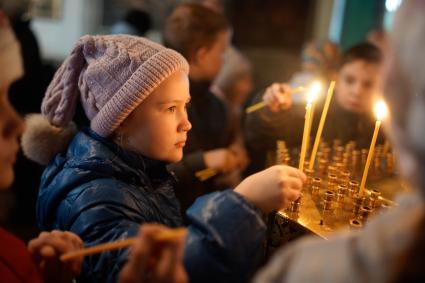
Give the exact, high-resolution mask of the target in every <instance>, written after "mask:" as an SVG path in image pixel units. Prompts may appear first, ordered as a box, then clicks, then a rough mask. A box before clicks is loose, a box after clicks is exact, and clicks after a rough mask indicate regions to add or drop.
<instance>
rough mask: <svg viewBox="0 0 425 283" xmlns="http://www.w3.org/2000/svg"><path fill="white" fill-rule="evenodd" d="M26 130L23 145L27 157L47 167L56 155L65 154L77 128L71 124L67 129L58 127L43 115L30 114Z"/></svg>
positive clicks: (26, 118)
mask: <svg viewBox="0 0 425 283" xmlns="http://www.w3.org/2000/svg"><path fill="white" fill-rule="evenodd" d="M25 123H26V129H25V132H24V134H23V135H22V139H21V145H22V150H23V152H24V154H25V156H26V157H28V158H29V159H31V160H33V161H35V162H37V163H39V164H42V165H47V164H49V162H50V161H51V160H52V159H53V158H54V157H55V156H56V154H58V153H61V152H65V151H66V149H67V147H68V145H69V143H70V142H71V139H72V138H73V137H74V135H75V133H76V132H77V127H76V125H75V124H74V123H73V122H70V123H69V124H68V125H67V126H66V127H56V126H53V125H51V124H50V123H49V121H48V120H47V118H46V117H44V116H43V115H41V114H29V115H27V116H26V117H25Z"/></svg>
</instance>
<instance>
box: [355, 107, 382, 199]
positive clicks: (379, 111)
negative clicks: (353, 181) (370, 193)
mask: <svg viewBox="0 0 425 283" xmlns="http://www.w3.org/2000/svg"><path fill="white" fill-rule="evenodd" d="M374 110H375V115H376V123H375V130H374V132H373V136H372V142H371V143H370V148H369V153H368V155H367V159H366V165H365V168H364V171H363V177H362V181H361V183H360V189H359V195H362V194H363V192H364V189H365V185H366V179H367V174H368V172H369V167H370V163H371V161H372V156H373V152H374V150H375V144H376V140H377V139H378V133H379V128H380V127H381V123H382V119H384V118H385V116H386V115H387V113H388V108H387V105H386V104H385V102H384V101H382V100H380V101H378V102H376V103H375V107H374Z"/></svg>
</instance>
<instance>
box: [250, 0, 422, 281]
mask: <svg viewBox="0 0 425 283" xmlns="http://www.w3.org/2000/svg"><path fill="white" fill-rule="evenodd" d="M424 13H425V2H424V1H403V3H402V4H401V6H400V8H399V10H398V11H397V14H396V16H395V21H394V26H393V30H392V31H391V34H390V40H391V41H390V42H391V43H392V46H391V45H390V46H389V47H390V48H391V49H392V50H393V51H392V54H390V55H391V57H390V58H389V60H388V61H387V63H388V65H387V66H386V67H387V72H388V73H387V75H386V79H385V81H386V82H385V89H384V96H385V99H386V100H387V103H388V104H389V108H390V110H391V119H388V120H386V122H387V123H388V125H387V127H386V129H387V130H388V133H389V136H390V139H391V141H392V143H393V144H394V146H395V150H396V152H397V161H398V165H399V169H400V172H401V173H402V175H403V177H404V178H405V180H408V181H409V182H411V184H412V185H413V187H414V189H413V190H412V192H410V193H407V194H405V195H403V196H400V197H399V198H398V200H397V203H398V206H396V207H393V208H391V209H390V210H388V211H386V212H385V213H383V214H381V215H377V216H376V217H375V218H372V219H370V220H368V223H367V224H366V226H365V227H364V229H363V231H358V232H344V233H338V234H337V235H334V236H332V237H330V238H329V239H328V240H327V241H323V240H319V239H313V238H306V239H302V240H300V241H297V242H295V243H294V244H291V245H289V246H286V247H285V248H283V249H281V250H280V251H279V252H278V253H277V254H276V255H275V257H274V258H273V259H272V260H271V262H270V263H269V264H268V265H267V266H266V267H265V268H264V269H263V270H262V271H261V272H260V273H259V275H258V276H257V277H256V279H255V280H254V282H255V283H290V282H296V283H306V282H316V283H325V282H326V283H337V282H350V283H360V282H361V283H363V282H374V283H388V282H394V283H399V282H400V283H401V282H425V271H424V262H425V201H424V197H425V178H424V176H425V175H424V174H423V173H424V172H425V114H424V113H425V80H424V78H425V62H424V59H423V57H421V56H420V54H422V53H423V50H424V49H425V18H424V17H423V15H424ZM421 58H422V59H421Z"/></svg>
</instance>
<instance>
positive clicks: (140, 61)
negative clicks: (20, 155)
mask: <svg viewBox="0 0 425 283" xmlns="http://www.w3.org/2000/svg"><path fill="white" fill-rule="evenodd" d="M179 70H181V71H183V72H185V73H186V74H188V72H189V65H188V63H187V61H186V60H185V59H184V58H183V56H181V55H180V54H179V53H177V52H176V51H173V50H171V49H168V48H165V47H163V46H161V45H159V44H157V43H154V42H152V41H149V40H147V39H145V38H141V37H136V36H128V35H102V36H91V35H86V36H83V37H82V38H80V40H79V41H78V42H77V44H76V45H75V47H74V49H73V50H72V52H71V54H70V55H69V56H68V57H67V58H66V60H65V62H64V63H63V64H62V66H61V67H60V68H59V70H58V71H57V72H56V74H55V76H54V78H53V80H52V82H51V83H50V85H49V87H48V89H47V91H46V94H45V96H44V99H43V102H42V105H41V113H42V115H43V116H44V117H45V118H42V117H40V116H38V117H37V116H34V115H32V116H30V117H29V118H28V119H27V130H26V132H25V133H24V135H23V137H22V146H23V150H24V153H25V154H26V155H27V157H28V158H30V159H32V160H34V161H36V162H39V163H41V164H46V163H48V162H49V161H50V159H51V158H52V157H53V156H54V155H55V154H56V153H58V152H61V151H63V150H65V149H66V147H67V145H68V143H69V141H70V139H71V137H69V136H70V135H69V134H66V132H69V131H68V130H66V129H67V128H69V127H71V128H73V127H72V126H70V125H71V124H72V123H70V122H71V120H72V118H73V116H74V112H75V108H76V104H77V102H78V100H80V101H81V104H82V106H83V108H84V111H85V113H86V115H87V118H88V119H89V120H90V127H91V128H92V130H94V131H95V132H96V133H97V134H99V135H100V136H103V137H107V136H109V135H110V134H112V133H113V132H114V130H115V129H116V128H117V127H118V126H119V125H120V124H121V123H122V122H123V121H124V120H125V119H126V118H127V117H128V115H129V114H130V113H131V112H132V111H133V110H134V109H135V108H136V107H137V106H138V105H139V104H140V103H141V102H142V101H143V100H144V99H146V97H147V96H148V95H149V94H151V93H152V92H153V90H155V88H156V87H158V86H159V85H160V84H161V82H163V81H164V80H165V79H167V78H168V77H169V76H170V75H172V74H173V73H175V72H176V71H179ZM46 118H47V121H48V122H47V121H45V120H46ZM43 120H44V121H43ZM46 124H47V125H49V124H50V125H52V126H53V127H52V126H51V127H50V129H47V128H48V127H46ZM40 125H42V126H40ZM52 135H54V136H56V138H55V140H56V141H51V142H48V143H49V144H50V145H49V146H45V145H44V144H46V139H50V136H52ZM50 140H51V139H50ZM58 140H59V141H61V140H68V142H65V143H64V142H60V143H58V142H59V141H58ZM56 144H58V145H56ZM53 147H57V148H55V149H53Z"/></svg>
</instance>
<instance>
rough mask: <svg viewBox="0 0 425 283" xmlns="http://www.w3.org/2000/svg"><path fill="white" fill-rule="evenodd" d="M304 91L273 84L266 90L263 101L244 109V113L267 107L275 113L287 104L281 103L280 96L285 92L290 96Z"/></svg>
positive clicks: (298, 88)
mask: <svg viewBox="0 0 425 283" xmlns="http://www.w3.org/2000/svg"><path fill="white" fill-rule="evenodd" d="M285 88H289V90H285ZM304 90H305V88H304V87H302V86H300V87H297V88H293V89H291V88H290V87H289V86H287V85H285V84H273V85H271V86H270V87H268V88H267V90H266V92H265V94H264V96H263V101H261V102H259V103H256V104H253V105H251V106H249V107H248V108H246V110H245V112H246V113H247V114H248V113H252V112H255V111H257V110H260V109H261V108H264V107H265V106H267V105H269V107H271V109H273V110H274V112H276V111H278V110H280V109H282V105H287V103H285V102H284V101H282V95H283V94H284V93H285V92H286V91H288V93H290V94H297V93H302V92H303V91H304ZM283 100H284V99H283ZM289 106H290V104H289Z"/></svg>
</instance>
